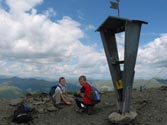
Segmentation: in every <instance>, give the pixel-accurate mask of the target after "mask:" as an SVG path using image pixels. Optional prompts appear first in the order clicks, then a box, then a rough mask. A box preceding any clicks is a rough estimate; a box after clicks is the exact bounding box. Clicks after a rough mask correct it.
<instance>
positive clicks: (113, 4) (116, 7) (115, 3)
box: [110, 1, 119, 9]
mask: <svg viewBox="0 0 167 125" xmlns="http://www.w3.org/2000/svg"><path fill="white" fill-rule="evenodd" d="M110 3H111V8H113V9H119V5H118V3H117V2H112V1H110Z"/></svg>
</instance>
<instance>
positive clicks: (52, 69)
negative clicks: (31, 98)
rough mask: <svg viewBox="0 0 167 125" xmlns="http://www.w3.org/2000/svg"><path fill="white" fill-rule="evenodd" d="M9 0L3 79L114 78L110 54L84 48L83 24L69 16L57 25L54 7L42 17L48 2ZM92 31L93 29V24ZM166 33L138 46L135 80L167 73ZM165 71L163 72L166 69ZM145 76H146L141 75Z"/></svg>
mask: <svg viewBox="0 0 167 125" xmlns="http://www.w3.org/2000/svg"><path fill="white" fill-rule="evenodd" d="M15 2H16V1H15V0H6V4H7V6H8V7H9V9H7V10H5V9H3V8H1V9H0V68H1V70H0V75H11V76H21V77H37V76H38V77H49V78H58V77H59V76H65V77H78V76H79V75H82V74H85V75H87V76H88V77H89V78H110V73H109V68H108V65H107V61H106V57H105V53H104V51H103V49H102V50H99V49H98V47H97V45H96V44H92V45H84V44H83V43H82V42H81V40H83V39H84V38H85V37H86V34H85V33H84V31H83V30H82V29H81V28H80V26H81V24H80V23H79V22H77V21H75V20H73V19H72V18H70V17H68V16H64V17H62V19H59V20H56V21H55V22H54V21H52V20H51V19H50V17H52V16H56V11H55V9H52V8H48V10H46V11H45V12H44V13H39V12H38V10H37V9H36V6H38V5H40V4H42V2H43V0H24V1H23V0H17V6H15V5H16V3H15ZM86 28H87V29H91V30H92V29H94V26H93V25H88V26H87V27H86ZM116 38H117V41H118V50H119V57H120V60H123V59H124V35H123V34H120V35H118V36H117V37H116ZM165 50H167V34H163V35H161V36H160V37H159V38H157V39H155V40H153V41H151V42H150V43H148V44H147V45H145V46H142V47H140V48H139V51H138V58H137V65H136V77H137V78H140V77H141V78H147V77H151V76H155V74H158V73H162V74H161V77H165V78H166V76H165V75H164V74H165V73H166V72H167V59H166V57H167V54H166V53H165ZM162 69H163V70H162ZM141 74H142V75H141Z"/></svg>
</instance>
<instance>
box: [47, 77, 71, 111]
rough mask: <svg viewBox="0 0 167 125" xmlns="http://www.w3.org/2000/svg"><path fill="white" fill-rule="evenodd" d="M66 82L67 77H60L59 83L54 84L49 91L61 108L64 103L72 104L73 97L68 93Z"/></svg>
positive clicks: (56, 104) (55, 104) (57, 105)
mask: <svg viewBox="0 0 167 125" xmlns="http://www.w3.org/2000/svg"><path fill="white" fill-rule="evenodd" d="M65 84H66V80H65V78H64V77H60V78H59V84H58V85H55V86H53V87H52V88H51V90H50V92H49V94H50V96H51V99H52V101H53V102H54V106H55V107H57V108H59V109H61V108H63V105H71V104H72V98H71V96H70V95H69V94H68V93H67V90H66V87H65Z"/></svg>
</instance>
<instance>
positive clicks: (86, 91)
mask: <svg viewBox="0 0 167 125" xmlns="http://www.w3.org/2000/svg"><path fill="white" fill-rule="evenodd" d="M79 83H80V85H81V86H82V87H81V89H80V90H79V91H77V92H76V93H75V94H74V97H75V101H76V105H77V106H78V109H77V110H76V111H78V112H87V113H88V114H90V113H91V109H92V107H93V106H94V104H92V102H91V100H90V93H91V91H92V88H91V86H90V85H89V83H88V82H87V80H86V77H85V76H80V77H79Z"/></svg>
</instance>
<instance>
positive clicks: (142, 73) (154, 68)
mask: <svg viewBox="0 0 167 125" xmlns="http://www.w3.org/2000/svg"><path fill="white" fill-rule="evenodd" d="M166 50H167V34H163V35H161V36H160V37H159V38H156V39H155V40H154V41H152V42H150V43H148V44H147V45H145V46H143V47H141V48H139V51H138V59H137V66H136V70H137V72H138V74H137V76H138V77H141V78H152V77H161V78H166V73H167V53H166V52H165V51H166Z"/></svg>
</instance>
